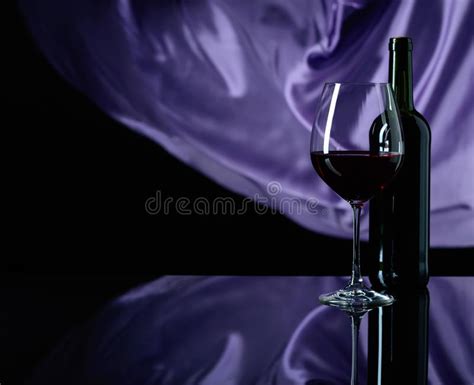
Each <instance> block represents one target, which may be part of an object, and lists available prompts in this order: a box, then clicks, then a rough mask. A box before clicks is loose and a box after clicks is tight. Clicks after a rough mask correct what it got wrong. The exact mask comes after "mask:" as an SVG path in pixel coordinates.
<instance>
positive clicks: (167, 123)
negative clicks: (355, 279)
mask: <svg viewBox="0 0 474 385" xmlns="http://www.w3.org/2000/svg"><path fill="white" fill-rule="evenodd" d="M19 3H20V6H21V9H22V11H23V13H24V15H25V16H26V20H27V23H28V25H29V27H30V29H31V31H32V33H33V36H34V37H35V39H36V41H37V43H38V45H39V46H40V48H41V49H42V51H43V52H44V54H45V55H46V57H47V58H48V59H49V61H50V62H51V63H52V64H53V65H54V67H55V68H56V69H57V71H59V72H60V73H61V74H62V75H63V76H64V77H65V78H66V79H67V80H68V81H69V82H70V83H71V84H73V85H74V86H75V87H77V88H78V89H79V90H81V91H82V92H83V93H85V94H86V95H87V96H89V97H90V98H91V99H92V100H93V101H94V102H95V103H96V104H97V105H98V106H100V107H101V108H102V109H103V110H104V111H105V112H106V113H108V114H109V115H110V116H112V117H113V118H115V119H117V120H118V121H120V122H121V123H123V124H125V125H127V126H128V127H130V128H131V129H133V130H135V131H137V132H139V133H141V134H143V135H145V136H147V137H149V138H151V139H152V140H154V141H156V142H157V143H159V144H160V145H161V146H163V147H164V148H165V149H166V150H167V151H169V152H170V153H171V154H173V155H174V156H176V157H177V158H179V159H180V160H182V161H183V162H185V163H187V164H188V165H190V166H192V167H194V168H196V169H198V170H200V171H201V172H202V173H204V174H206V175H207V176H209V177H210V178H212V179H213V180H215V181H216V182H218V183H220V184H221V185H223V186H226V187H227V188H229V189H231V190H233V191H236V192H239V193H241V194H244V195H246V196H250V197H255V196H256V194H258V195H259V196H266V197H268V198H272V199H276V200H281V199H282V198H291V199H294V200H295V201H296V202H297V204H299V205H301V207H303V209H302V210H295V209H293V210H292V209H291V207H294V206H291V205H287V206H283V208H284V209H285V214H286V215H288V216H289V217H290V218H292V219H293V220H295V221H296V222H298V223H300V224H301V225H303V226H305V227H307V228H310V229H313V230H315V231H318V232H321V233H324V234H329V235H334V236H341V237H350V236H351V223H352V217H351V212H350V208H349V207H348V204H347V203H346V202H343V201H342V200H341V199H340V198H339V197H338V196H337V195H336V194H335V193H334V192H332V191H331V190H330V188H329V187H327V186H326V185H325V184H324V183H323V182H322V181H321V180H320V179H319V178H318V177H317V176H316V175H315V172H314V171H313V169H312V167H311V163H310V158H309V136H310V126H311V123H312V120H313V115H314V110H315V105H316V102H317V98H318V96H319V94H320V92H321V89H322V85H323V83H324V82H326V81H378V82H380V81H386V80H387V72H388V70H387V69H388V51H387V45H388V39H389V37H390V36H399V35H406V36H411V37H412V39H413V43H414V62H413V65H414V84H415V89H414V98H415V104H416V106H417V109H418V110H419V111H421V112H422V113H423V115H424V116H425V117H426V118H427V120H428V121H429V123H430V125H431V129H432V135H433V137H432V174H431V175H432V185H431V245H432V246H472V245H474V236H473V234H474V182H473V180H474V178H473V177H472V175H474V155H473V151H474V127H473V126H474V112H473V111H474V109H473V108H472V100H473V97H474V85H473V76H472V75H473V74H472V68H473V44H472V17H473V16H474V12H473V7H474V3H473V2H472V1H470V0H455V1H452V0H417V1H414V0H413V1H412V0H393V1H390V0H387V1H370V0H299V1H286V0H265V1H264V0H261V1H253V0H252V1H251V0H239V1H233V0H220V1H218V0H215V1H213V0H207V1H194V0H193V1H191V0H188V1H184V0H183V1H171V0H161V1H156V0H155V1H150V0H140V1H138V0H137V1H131V0H107V1H96V0H81V1H79V0H70V1H63V0H20V1H19ZM157 167H160V165H157ZM272 181H277V182H278V183H279V184H280V185H281V191H279V190H278V192H277V193H275V192H274V191H271V190H270V189H268V188H267V186H268V184H269V183H270V182H272ZM314 199H316V200H317V201H318V202H319V206H318V207H319V209H320V210H318V213H317V214H315V213H314V212H310V211H309V210H307V209H306V206H305V202H307V201H308V200H314ZM361 228H362V237H367V228H368V218H367V212H365V213H364V215H363V219H362V225H361Z"/></svg>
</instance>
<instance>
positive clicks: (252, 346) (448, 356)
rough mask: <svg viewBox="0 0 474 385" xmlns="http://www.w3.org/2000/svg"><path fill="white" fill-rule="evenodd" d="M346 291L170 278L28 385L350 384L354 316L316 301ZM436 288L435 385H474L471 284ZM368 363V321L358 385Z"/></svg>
mask: <svg viewBox="0 0 474 385" xmlns="http://www.w3.org/2000/svg"><path fill="white" fill-rule="evenodd" d="M345 282H346V280H345V279H344V278H337V277H216V276H214V277H176V276H174V277H173V276H169V277H163V278H160V279H157V280H156V281H153V282H150V283H148V284H146V285H143V286H141V287H138V288H136V289H134V290H132V291H130V292H128V293H127V294H125V295H123V296H121V297H119V298H117V299H116V300H114V301H113V302H112V303H110V304H109V305H108V306H106V307H105V309H104V310H103V311H102V312H101V313H100V314H99V315H98V316H97V317H96V318H95V319H94V320H91V321H90V322H89V323H88V324H87V325H85V326H84V327H82V328H80V329H78V330H77V331H76V332H75V333H72V334H71V335H70V336H69V337H68V338H66V339H65V340H64V341H63V342H62V343H61V344H60V345H59V346H58V347H57V349H56V350H55V351H54V352H53V354H52V355H51V356H50V357H49V358H48V359H47V360H46V361H45V362H44V363H43V364H42V365H41V366H40V367H39V368H38V370H37V371H36V374H35V376H34V378H33V380H32V381H31V384H32V385H42V384H49V385H64V384H68V385H79V384H101V385H107V384H110V385H112V384H113V385H151V384H153V385H155V384H156V385H191V384H192V385H195V384H198V385H248V384H258V385H269V384H273V385H304V384H306V383H307V382H308V381H310V380H313V381H315V380H316V379H317V380H320V381H322V382H320V383H321V384H326V385H328V384H333V385H335V384H348V383H349V382H350V381H349V380H350V371H351V368H350V365H351V328H350V320H349V317H348V316H347V315H345V314H343V313H342V312H340V311H339V310H336V309H333V308H328V307H326V306H323V305H317V300H316V298H317V295H318V294H320V293H322V292H328V291H331V290H335V289H338V288H340V287H342V285H343V284H344V283H345ZM429 287H430V294H431V305H430V326H429V339H430V340H429V346H430V352H429V384H430V385H446V384H456V385H469V384H472V381H474V369H473V366H472V362H471V359H472V357H473V346H474V328H473V327H472V322H473V318H474V314H473V308H472V303H474V290H473V289H474V278H473V277H452V278H441V277H433V278H432V279H431V281H430V285H429ZM366 357H367V317H365V318H364V319H363V321H362V325H361V334H360V362H361V365H360V383H361V384H362V383H365V381H366ZM314 383H315V382H313V384H314ZM407 383H408V382H407Z"/></svg>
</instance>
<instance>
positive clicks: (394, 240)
mask: <svg viewBox="0 0 474 385" xmlns="http://www.w3.org/2000/svg"><path fill="white" fill-rule="evenodd" d="M389 51H390V61H389V82H390V84H391V87H392V89H393V92H394V96H395V99H396V101H397V104H398V107H399V110H400V117H401V121H402V125H403V134H404V139H405V155H404V159H403V165H402V166H401V169H400V171H399V173H398V175H397V177H396V178H395V180H394V181H393V182H392V184H391V185H390V186H388V187H387V188H385V189H384V190H382V191H381V192H378V193H377V194H376V195H375V196H374V198H373V199H372V200H371V202H370V214H369V218H370V228H369V253H370V254H369V259H370V260H369V261H368V263H367V265H368V266H369V276H370V280H371V283H372V285H373V286H374V287H376V288H379V289H382V288H389V289H390V288H394V287H401V286H404V287H415V286H418V287H424V286H426V285H427V283H428V279H429V275H428V251H429V218H430V146H431V132H430V128H429V125H428V123H427V121H426V119H425V118H424V117H423V116H422V115H421V114H420V113H419V112H418V111H416V110H415V107H414V104H413V76H412V42H411V39H410V38H408V37H394V38H391V39H390V42H389ZM371 135H372V136H373V135H378V133H374V132H372V133H371ZM371 138H372V137H371ZM379 142H380V139H379V138H377V140H375V136H374V143H376V145H377V146H379V145H380V143H379ZM371 150H372V151H374V150H375V151H377V149H371Z"/></svg>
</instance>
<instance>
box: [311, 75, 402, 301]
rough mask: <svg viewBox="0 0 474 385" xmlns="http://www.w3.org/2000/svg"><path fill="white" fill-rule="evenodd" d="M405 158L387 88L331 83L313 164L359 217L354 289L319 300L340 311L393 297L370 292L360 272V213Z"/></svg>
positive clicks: (320, 112)
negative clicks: (339, 308)
mask: <svg viewBox="0 0 474 385" xmlns="http://www.w3.org/2000/svg"><path fill="white" fill-rule="evenodd" d="M402 157H403V135H402V129H401V124H400V118H399V112H398V107H397V105H396V102H395V99H394V97H393V94H392V91H391V88H390V86H389V84H387V83H326V85H325V86H324V89H323V92H322V94H321V100H320V103H319V106H318V109H317V111H316V117H315V120H314V124H313V130H312V134H311V161H312V162H313V166H314V168H315V170H316V172H317V173H318V174H319V176H320V177H321V178H322V179H323V180H324V181H325V182H326V183H327V184H328V185H329V187H331V189H333V190H334V191H335V192H336V193H337V194H339V195H340V196H341V197H342V198H343V199H345V200H346V201H348V202H349V203H350V205H351V206H352V209H353V212H354V233H353V237H354V239H353V240H354V247H353V259H352V276H351V280H350V283H349V284H348V285H347V286H346V287H345V288H344V289H341V290H337V291H335V292H333V293H328V294H323V295H321V296H320V297H319V300H320V301H321V302H322V303H324V304H326V305H332V306H338V307H343V308H344V307H352V308H353V307H361V308H372V307H376V306H382V305H388V304H390V303H392V302H393V297H391V296H389V295H385V294H380V293H378V292H376V291H374V290H371V289H368V288H366V287H365V285H364V283H363V281H362V275H361V270H360V251H359V219H360V211H361V209H362V207H363V205H364V203H365V202H367V201H368V200H369V199H370V198H371V197H372V196H373V195H374V194H375V193H376V192H377V191H378V190H380V189H383V188H384V187H385V186H386V185H387V184H388V183H389V182H390V181H391V180H392V179H393V177H394V176H395V175H396V173H397V172H398V170H399V168H400V165H401V163H402Z"/></svg>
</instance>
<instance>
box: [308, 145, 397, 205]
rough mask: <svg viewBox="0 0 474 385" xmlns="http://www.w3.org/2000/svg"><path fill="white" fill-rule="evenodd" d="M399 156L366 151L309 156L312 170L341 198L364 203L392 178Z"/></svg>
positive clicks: (318, 152) (312, 154)
mask: <svg viewBox="0 0 474 385" xmlns="http://www.w3.org/2000/svg"><path fill="white" fill-rule="evenodd" d="M401 160H402V155H401V154H399V153H391V152H381V153H372V152H370V151H333V152H329V153H327V154H325V153H324V152H322V151H314V152H312V153H311V162H312V163H313V167H314V169H315V170H316V172H317V173H318V175H319V176H320V177H321V179H323V180H324V182H326V184H327V185H328V186H329V187H331V189H333V190H334V191H335V192H336V193H337V194H338V195H339V196H340V197H341V198H343V199H344V200H346V201H348V202H366V201H368V200H369V199H370V198H372V197H373V196H374V195H375V193H377V192H378V191H379V190H381V189H383V188H384V187H385V186H386V185H387V184H388V183H389V182H390V181H391V180H392V179H393V177H394V176H395V175H396V173H397V171H398V169H399V165H400V163H401Z"/></svg>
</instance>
